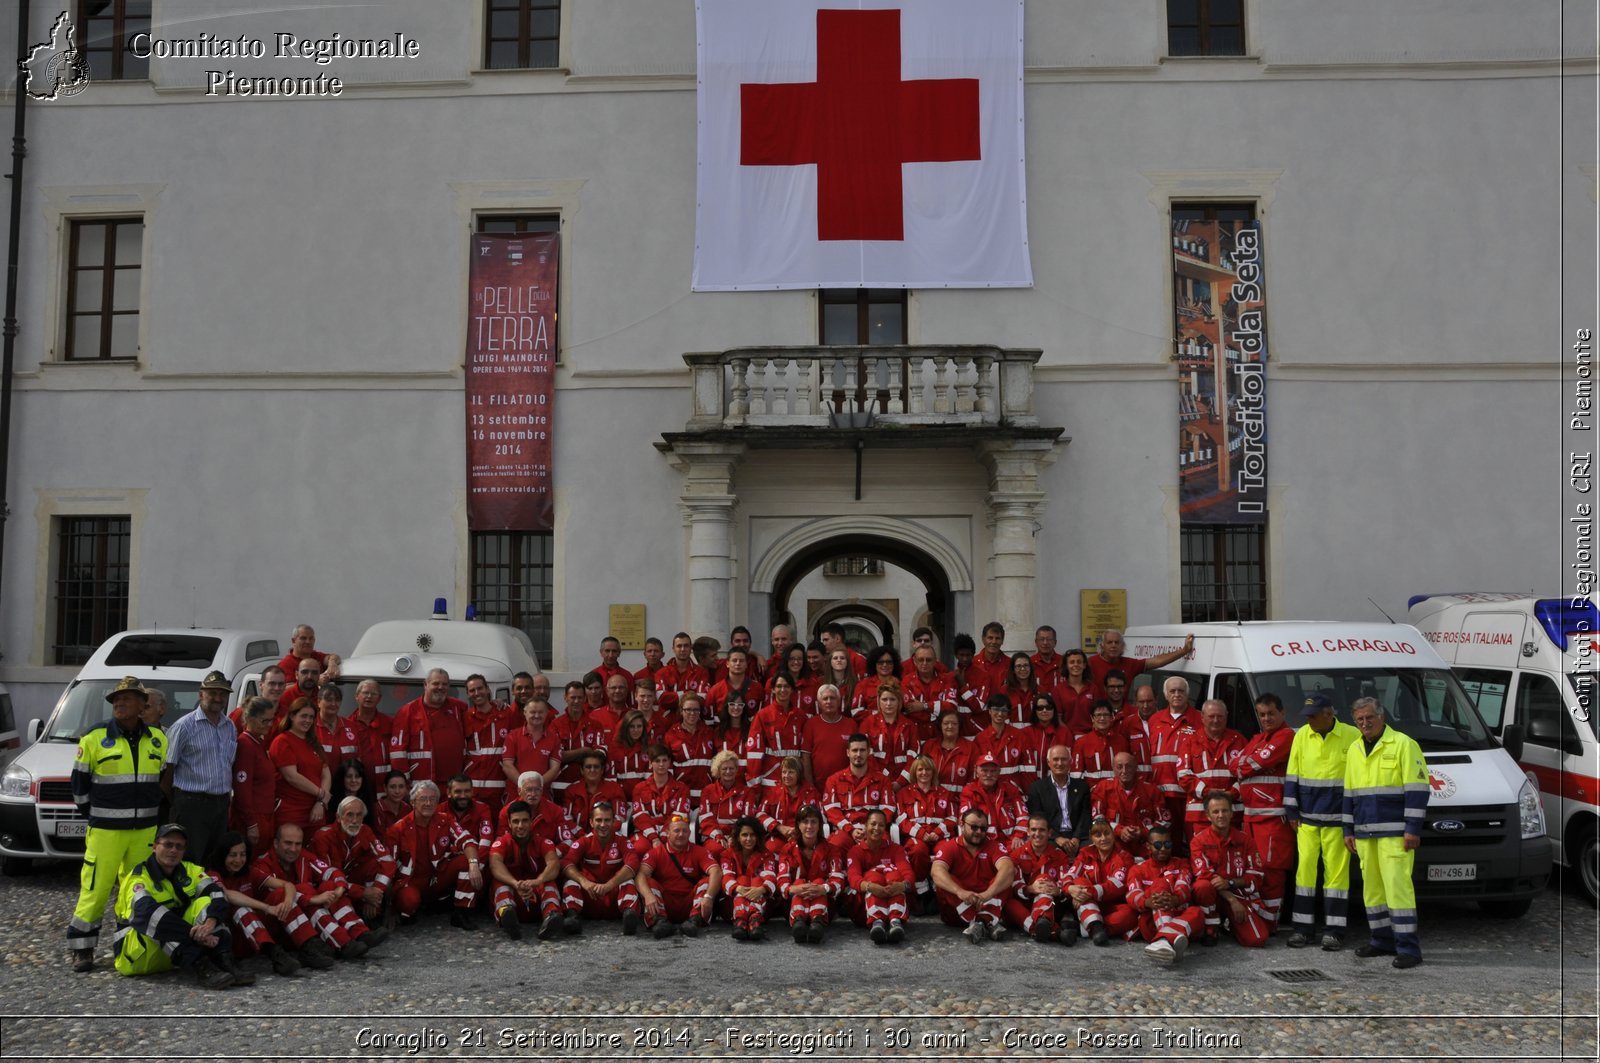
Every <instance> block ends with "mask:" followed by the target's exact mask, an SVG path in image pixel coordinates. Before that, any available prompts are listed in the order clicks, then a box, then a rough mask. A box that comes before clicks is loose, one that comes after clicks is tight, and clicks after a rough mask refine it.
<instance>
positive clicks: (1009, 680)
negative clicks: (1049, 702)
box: [1004, 652, 1039, 727]
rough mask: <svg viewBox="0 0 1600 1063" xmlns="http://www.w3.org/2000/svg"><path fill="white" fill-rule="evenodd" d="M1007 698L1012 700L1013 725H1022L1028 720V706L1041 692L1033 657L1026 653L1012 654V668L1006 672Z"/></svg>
mask: <svg viewBox="0 0 1600 1063" xmlns="http://www.w3.org/2000/svg"><path fill="white" fill-rule="evenodd" d="M1004 693H1005V696H1006V700H1007V701H1009V702H1011V720H1010V721H1009V722H1010V723H1011V724H1012V725H1013V726H1017V727H1020V726H1021V725H1022V724H1024V723H1026V722H1027V720H1028V706H1029V705H1030V704H1031V703H1032V702H1033V696H1034V695H1035V694H1037V693H1039V681H1038V679H1037V678H1036V677H1035V676H1034V674H1033V658H1032V657H1029V656H1028V655H1027V654H1026V653H1020V652H1019V653H1013V654H1012V655H1011V670H1010V671H1008V672H1006V685H1005V691H1004Z"/></svg>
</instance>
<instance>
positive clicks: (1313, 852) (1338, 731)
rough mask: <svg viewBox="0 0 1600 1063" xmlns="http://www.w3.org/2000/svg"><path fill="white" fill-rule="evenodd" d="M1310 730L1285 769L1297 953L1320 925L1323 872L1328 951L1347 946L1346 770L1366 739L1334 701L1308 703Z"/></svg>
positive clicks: (1297, 739) (1312, 698)
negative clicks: (1294, 859)
mask: <svg viewBox="0 0 1600 1063" xmlns="http://www.w3.org/2000/svg"><path fill="white" fill-rule="evenodd" d="M1300 715H1301V716H1302V717H1304V718H1305V721H1306V725H1305V726H1304V727H1302V728H1300V729H1299V730H1298V731H1296V732H1295V733H1294V741H1293V742H1292V743H1291V744H1290V746H1289V762H1288V764H1287V765H1286V766H1285V768H1284V779H1283V814H1284V817H1285V819H1286V820H1287V822H1288V824H1289V826H1291V827H1292V828H1294V832H1295V847H1296V850H1297V851H1298V854H1299V862H1298V863H1297V864H1296V865H1295V871H1294V934H1293V935H1292V936H1291V937H1290V938H1289V947H1290V948H1291V949H1303V948H1305V947H1306V946H1307V945H1309V944H1311V939H1312V937H1313V935H1314V934H1315V933H1316V924H1317V867H1318V864H1319V863H1320V864H1321V866H1322V875H1323V883H1322V896H1323V898H1324V902H1323V907H1324V911H1323V930H1322V947H1323V948H1324V949H1326V950H1327V951H1328V952H1336V951H1338V950H1339V949H1340V948H1342V947H1343V946H1344V928H1345V910H1346V907H1347V906H1348V904H1349V901H1350V853H1349V850H1347V849H1346V848H1345V847H1344V819H1343V812H1344V769H1345V761H1346V759H1347V756H1348V753H1349V750H1350V745H1351V743H1353V742H1355V741H1356V740H1357V739H1358V738H1360V737H1361V733H1360V732H1359V731H1357V730H1356V729H1355V728H1354V727H1351V726H1350V725H1349V724H1347V723H1344V722H1342V721H1341V720H1339V718H1338V717H1336V716H1335V715H1334V714H1333V699H1332V698H1330V697H1328V695H1326V694H1323V693H1320V692H1319V693H1314V694H1311V695H1309V696H1307V697H1306V699H1305V703H1304V704H1303V705H1302V707H1301V709H1300Z"/></svg>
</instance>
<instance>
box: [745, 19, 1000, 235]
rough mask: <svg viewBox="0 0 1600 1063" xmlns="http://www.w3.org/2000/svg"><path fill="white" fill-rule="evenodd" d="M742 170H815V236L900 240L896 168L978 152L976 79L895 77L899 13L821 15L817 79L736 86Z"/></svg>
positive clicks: (974, 156)
mask: <svg viewBox="0 0 1600 1063" xmlns="http://www.w3.org/2000/svg"><path fill="white" fill-rule="evenodd" d="M739 102H740V120H739V125H740V130H739V132H740V153H739V162H740V164H741V165H744V166H804V165H807V164H809V163H815V164H816V166H817V239H819V240H903V239H905V211H904V209H903V206H902V190H901V184H900V166H901V164H902V163H907V162H953V161H957V160H965V159H979V158H982V153H981V150H980V147H979V131H980V126H979V121H978V79H977V78H943V79H937V80H934V79H929V80H923V81H902V80H900V12H899V11H818V12H817V80H816V81H814V82H799V83H788V84H779V85H766V84H746V85H741V86H740V101H739Z"/></svg>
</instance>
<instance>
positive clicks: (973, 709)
mask: <svg viewBox="0 0 1600 1063" xmlns="http://www.w3.org/2000/svg"><path fill="white" fill-rule="evenodd" d="M951 649H952V652H953V653H954V654H955V662H956V666H955V667H954V668H952V669H951V670H950V683H951V685H952V686H953V687H954V688H955V692H956V705H957V707H958V708H959V709H960V710H961V733H962V734H963V735H964V736H966V737H967V738H974V737H976V736H977V734H978V732H979V731H982V730H983V729H984V728H985V727H987V726H988V722H989V720H988V714H987V713H986V712H985V711H984V706H985V705H986V704H988V701H989V693H990V691H989V683H988V680H987V679H986V678H985V675H984V672H983V669H981V668H976V667H974V666H973V663H972V662H973V659H974V658H975V657H976V656H977V653H978V645H977V643H975V642H973V641H972V636H971V635H968V634H966V633H965V632H962V633H960V634H958V635H956V637H955V640H954V641H953V642H952V643H951Z"/></svg>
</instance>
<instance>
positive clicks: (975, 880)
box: [932, 806, 1017, 945]
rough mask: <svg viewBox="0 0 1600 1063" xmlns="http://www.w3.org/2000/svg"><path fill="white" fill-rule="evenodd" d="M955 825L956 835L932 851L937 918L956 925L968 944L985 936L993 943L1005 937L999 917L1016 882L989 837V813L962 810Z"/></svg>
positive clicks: (1001, 852) (1013, 872)
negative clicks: (957, 830) (957, 834)
mask: <svg viewBox="0 0 1600 1063" xmlns="http://www.w3.org/2000/svg"><path fill="white" fill-rule="evenodd" d="M960 827H961V835H960V837H958V838H952V839H950V840H949V841H946V842H941V843H940V845H939V847H938V848H937V849H935V850H934V852H933V872H932V877H933V888H934V897H935V898H936V899H937V900H938V904H939V919H940V920H941V921H942V922H943V923H944V924H945V925H947V926H959V927H962V928H963V929H962V933H963V934H965V935H966V936H967V940H968V941H970V942H972V943H973V944H974V945H976V944H979V943H981V942H982V941H983V939H984V938H986V937H987V938H992V939H993V940H995V941H999V940H1000V939H1001V938H1002V937H1004V936H1005V931H1006V928H1005V924H1004V923H1003V922H1001V921H1000V915H1001V912H1002V911H1003V910H1004V907H1005V901H1004V897H1005V896H1006V895H1007V894H1008V893H1009V892H1010V891H1011V884H1012V882H1013V881H1014V880H1015V878H1016V874H1017V869H1016V865H1015V864H1013V863H1012V862H1011V857H1010V856H1008V855H1007V854H1006V850H1005V848H1004V847H1003V846H1001V844H1000V842H999V841H998V840H997V839H995V838H994V837H993V836H992V835H991V834H990V831H989V815H988V813H986V812H985V811H984V810H983V809H982V808H974V807H970V806H969V807H968V808H966V809H964V810H963V811H962V813H961V819H960Z"/></svg>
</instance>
